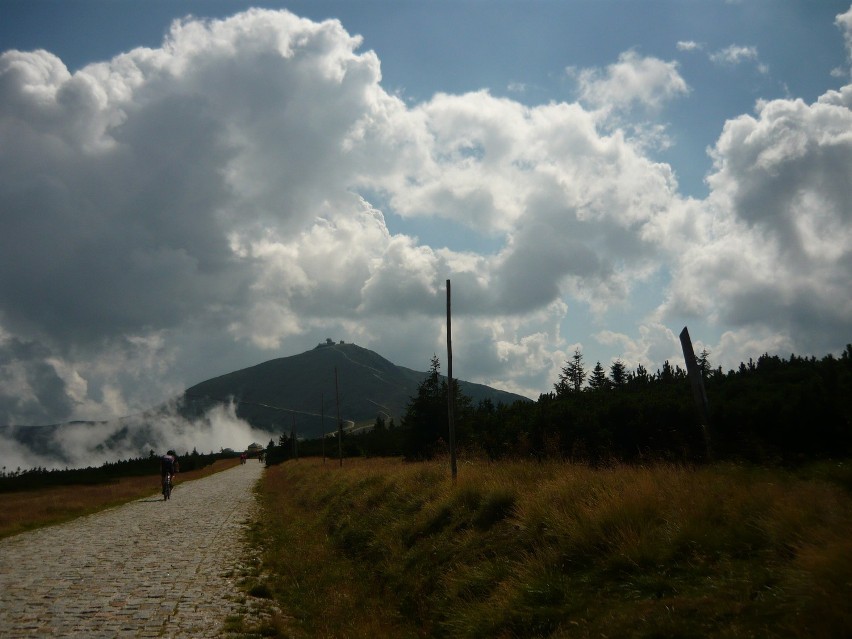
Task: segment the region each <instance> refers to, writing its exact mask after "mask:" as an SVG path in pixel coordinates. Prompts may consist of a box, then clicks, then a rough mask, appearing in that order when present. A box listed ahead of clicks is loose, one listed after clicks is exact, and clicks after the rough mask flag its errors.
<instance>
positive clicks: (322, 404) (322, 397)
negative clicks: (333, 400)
mask: <svg viewBox="0 0 852 639" xmlns="http://www.w3.org/2000/svg"><path fill="white" fill-rule="evenodd" d="M320 418H321V420H322V463H323V464H324V463H325V394H324V393H320Z"/></svg>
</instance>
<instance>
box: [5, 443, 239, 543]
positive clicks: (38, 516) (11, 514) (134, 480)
mask: <svg viewBox="0 0 852 639" xmlns="http://www.w3.org/2000/svg"><path fill="white" fill-rule="evenodd" d="M238 463H239V459H236V458H235V459H221V460H218V461H216V462H214V463H213V464H211V465H210V466H205V467H204V468H200V469H198V470H192V471H189V472H186V473H178V474H177V475H176V476H175V485H176V486H179V485H180V484H181V483H183V482H185V481H191V480H193V479H200V478H201V477H206V476H208V475H211V474H213V473H215V472H218V471H221V470H226V469H228V468H232V467H233V466H236V465H237V464H238ZM159 489H160V475H159V474H156V475H147V476H142V477H122V478H120V479H117V480H115V481H113V482H110V483H106V484H95V485H73V486H59V487H52V488H43V489H40V490H28V491H21V492H13V493H0V538H3V537H8V536H9V535H14V534H17V533H19V532H23V531H26V530H32V529H33V528H39V527H41V526H48V525H51V524H56V523H60V522H63V521H67V520H69V519H73V518H75V517H79V516H81V515H88V514H91V513H94V512H98V511H100V510H103V509H105V508H110V507H112V506H117V505H119V504H123V503H126V502H128V501H132V500H134V499H141V498H143V497H147V496H149V495H155V494H158V492H159Z"/></svg>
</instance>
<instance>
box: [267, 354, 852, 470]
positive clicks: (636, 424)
mask: <svg viewBox="0 0 852 639" xmlns="http://www.w3.org/2000/svg"><path fill="white" fill-rule="evenodd" d="M699 366H700V368H701V370H702V374H703V377H704V384H705V387H706V391H707V396H708V398H709V408H710V424H709V425H708V428H707V435H708V439H709V441H706V440H705V438H704V435H703V432H702V428H701V426H700V424H699V418H698V413H697V410H696V407H695V404H694V402H693V395H692V391H691V389H690V383H689V380H688V378H687V375H686V372H685V371H684V370H683V369H682V368H680V367H679V366H672V365H671V364H670V363H669V362H666V363H665V364H664V365H663V367H662V369H660V370H658V371H656V372H654V373H650V372H649V371H647V370H645V369H644V368H643V367H642V366H639V367H637V369H636V370H634V371H628V370H626V369H625V367H624V365H623V364H622V363H621V362H615V363H614V364H613V365H612V366H611V367H610V369H609V371H606V370H605V369H604V368H603V367H602V366H601V365H600V364H599V363H598V364H597V365H596V366H594V367H593V368H591V369H590V370H588V369H587V368H586V366H585V364H584V362H583V361H582V354H581V353H579V351H578V352H577V353H575V355H574V357H573V358H572V359H571V360H570V361H568V362H566V365H565V367H564V368H563V370H562V374H561V375H560V377H559V379H558V380H555V382H554V390H553V391H552V392H550V393H546V394H543V395H541V396H540V397H539V399H538V401H537V402H517V403H514V404H512V405H502V404H501V405H495V404H494V403H493V402H490V401H487V400H486V401H481V402H479V403H476V404H474V402H473V401H471V400H470V398H468V397H466V396H465V395H464V394H463V393H461V392H458V390H457V392H456V398H455V412H456V420H455V423H456V438H457V442H458V446H459V448H460V449H461V450H462V451H463V452H467V453H470V454H476V455H485V456H488V457H490V458H493V459H497V458H505V457H535V458H563V459H569V460H572V461H582V462H590V463H595V464H598V463H608V462H610V461H625V462H635V461H658V460H663V461H679V462H701V461H707V460H708V459H710V458H713V459H717V460H722V459H733V460H745V461H753V462H759V463H776V462H777V463H787V464H789V463H796V462H800V461H805V460H809V459H819V458H827V457H844V456H849V455H850V454H852V345H850V346H847V347H846V349H845V351H844V352H843V354H842V355H841V356H840V357H839V358H837V357H834V356H832V355H827V356H825V357H823V358H821V359H817V358H815V357H809V358H805V357H798V356H796V355H791V356H790V357H789V358H788V359H784V358H780V357H777V356H770V355H762V356H761V357H759V358H758V359H757V361H754V360H749V361H748V363H743V364H741V365H740V366H739V367H738V369H736V370H730V371H728V372H724V371H723V370H722V369H721V368H716V369H713V368H712V367H711V365H710V361H709V357H708V353H707V352H704V353H702V355H701V357H700V358H699ZM439 369H440V362H439V361H438V360H437V358H435V359H434V360H433V362H432V368H431V370H430V373H429V374H428V375H427V377H426V378H425V379H424V381H423V382H422V383H421V384H420V385H419V387H418V390H417V394H416V395H415V396H413V397H412V398H411V401H410V402H409V404H408V407H407V410H406V413H405V416H404V417H403V419H402V422H401V423H400V424H398V425H397V424H392V423H391V424H385V423H383V422H381V420H379V421H377V424H376V428H375V429H374V430H373V432H370V433H367V434H363V435H360V436H347V437H346V439H345V441H344V446H343V448H344V454H348V455H353V454H366V455H387V454H403V455H405V456H406V457H408V458H410V459H426V458H431V457H433V456H435V455H436V454H440V453H441V452H442V451H446V446H447V444H446V442H447V441H448V440H449V433H448V425H447V417H446V415H447V410H446V409H447V384H446V380H445V379H444V378H442V377H441V376H440V374H439ZM279 444H280V446H279V447H278V448H279V453H280V455H279V458H282V457H283V458H286V457H287V456H289V455H291V454H293V448H292V445H291V444H290V443H288V442H287V439H286V437H283V438H282V440H281V441H280V442H279ZM708 444H709V446H708ZM319 447H320V443H319V441H316V442H302V443H300V450H301V451H302V454H318V452H319ZM329 450H331V448H330V447H329ZM330 454H331V453H330ZM334 454H336V449H335V450H334ZM273 459H275V457H274V456H273Z"/></svg>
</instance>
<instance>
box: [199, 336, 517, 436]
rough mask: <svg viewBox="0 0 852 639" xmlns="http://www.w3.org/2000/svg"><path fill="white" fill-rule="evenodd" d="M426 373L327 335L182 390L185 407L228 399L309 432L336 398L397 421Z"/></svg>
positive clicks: (268, 423)
mask: <svg viewBox="0 0 852 639" xmlns="http://www.w3.org/2000/svg"><path fill="white" fill-rule="evenodd" d="M426 375H427V373H425V372H418V371H413V370H411V369H408V368H404V367H401V366H397V365H396V364H394V363H392V362H390V361H389V360H387V359H385V358H384V357H382V356H381V355H379V354H378V353H376V352H374V351H371V350H369V349H366V348H363V347H361V346H358V345H357V344H353V343H346V342H344V341H343V340H340V341H338V342H335V341H334V340H332V339H331V338H329V339H327V340H326V341H325V342H324V343H323V342H321V343H319V344H318V345H317V346H316V347H314V348H313V349H311V350H309V351H305V352H304V353H300V354H298V355H291V356H288V357H281V358H278V359H273V360H270V361H267V362H263V363H261V364H257V365H255V366H251V367H249V368H245V369H242V370H238V371H235V372H233V373H228V374H226V375H221V376H219V377H215V378H213V379H210V380H207V381H205V382H201V383H200V384H196V385H195V386H193V387H191V388H189V389H187V390H186V392H185V393H184V400H185V406H186V408H185V410H186V411H188V412H189V414H201V413H202V412H203V411H205V410H206V409H207V408H209V407H210V406H211V404H215V403H220V402H229V401H232V400H233V401H235V402H236V404H237V415H238V416H239V417H241V418H242V419H245V420H246V421H248V422H249V423H251V424H252V425H253V426H256V427H258V428H263V429H265V430H269V431H274V432H288V431H289V430H290V429H291V428H295V429H296V430H297V432H298V434H299V436H307V437H315V436H319V435H320V434H322V433H324V432H329V431H330V430H333V429H334V428H335V426H334V424H335V420H336V418H337V410H338V407H337V402H338V400H339V404H340V417H341V419H344V420H351V421H353V422H356V423H365V422H370V423H371V422H373V421H375V419H376V416H377V415H379V414H380V413H381V414H383V415H385V416H386V417H389V418H393V419H395V420H396V421H397V423H399V421H400V419H401V417H402V415H403V414H404V413H405V409H406V407H407V405H408V403H409V401H410V399H411V398H412V397H413V396H415V395H416V394H417V387H418V385H419V384H420V382H422V381H423V379H424V378H425V376H426ZM458 383H459V387H460V388H461V390H462V392H463V393H465V394H466V395H468V396H470V397H471V398H472V399H473V400H474V402H478V401H481V400H484V399H490V400H491V401H492V402H493V403H495V404H500V403H503V404H511V403H514V402H515V401H518V400H527V401H528V399H527V398H526V397H521V396H520V395H515V394H513V393H508V392H505V391H501V390H497V389H493V388H490V387H488V386H483V385H481V384H471V383H469V382H464V381H462V380H458ZM294 422H295V425H294Z"/></svg>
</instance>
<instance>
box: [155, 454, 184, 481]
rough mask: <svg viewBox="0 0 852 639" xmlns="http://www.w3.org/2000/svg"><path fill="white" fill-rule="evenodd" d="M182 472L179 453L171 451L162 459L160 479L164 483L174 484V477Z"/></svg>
mask: <svg viewBox="0 0 852 639" xmlns="http://www.w3.org/2000/svg"><path fill="white" fill-rule="evenodd" d="M179 472H180V464H179V463H178V458H177V453H176V452H175V451H173V450H170V451H169V452H167V453H166V454H165V455H163V456H162V457H160V479H161V480H162V483H166V481H167V480H168V481H169V482H171V483H174V479H173V478H174V476H175V475H176V474H177V473H179Z"/></svg>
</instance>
